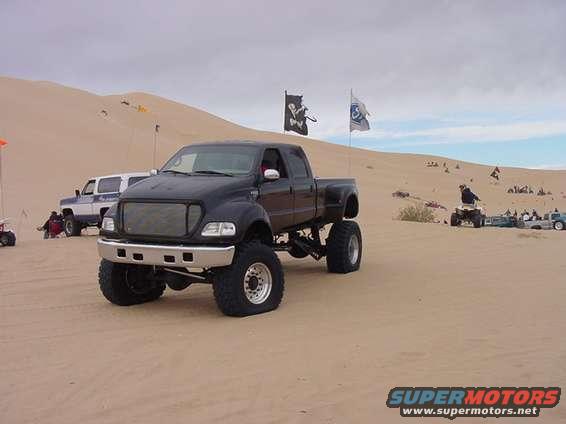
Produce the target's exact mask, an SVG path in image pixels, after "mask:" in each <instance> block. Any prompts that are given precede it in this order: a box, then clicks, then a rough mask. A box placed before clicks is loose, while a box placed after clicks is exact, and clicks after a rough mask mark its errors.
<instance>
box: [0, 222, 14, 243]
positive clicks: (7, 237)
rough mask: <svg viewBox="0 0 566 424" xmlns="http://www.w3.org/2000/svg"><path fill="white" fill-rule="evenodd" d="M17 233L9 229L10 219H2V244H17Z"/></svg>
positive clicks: (0, 241) (0, 234) (0, 228)
mask: <svg viewBox="0 0 566 424" xmlns="http://www.w3.org/2000/svg"><path fill="white" fill-rule="evenodd" d="M15 245H16V234H15V233H14V232H13V231H11V230H9V229H8V219H0V246H15Z"/></svg>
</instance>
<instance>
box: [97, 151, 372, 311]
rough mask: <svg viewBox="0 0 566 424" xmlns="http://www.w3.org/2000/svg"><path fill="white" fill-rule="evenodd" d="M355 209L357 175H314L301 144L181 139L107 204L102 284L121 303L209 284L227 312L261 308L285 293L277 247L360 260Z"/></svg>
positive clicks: (343, 264)
mask: <svg viewBox="0 0 566 424" xmlns="http://www.w3.org/2000/svg"><path fill="white" fill-rule="evenodd" d="M358 210H359V203H358V190H357V188H356V183H355V180H354V179H353V178H317V177H315V176H314V175H313V172H312V169H311V167H310V164H309V162H308V160H307V158H306V155H305V153H304V151H303V149H302V148H301V147H299V146H295V145H289V144H274V143H258V142H236V141H233V142H220V143H206V144H196V145H190V146H186V147H183V148H182V149H181V150H179V151H178V152H177V153H176V154H175V155H174V156H173V157H172V158H171V159H170V160H169V161H168V162H167V163H166V164H165V165H164V166H163V168H162V169H161V170H160V171H159V172H158V174H157V175H154V176H152V177H150V178H149V179H147V180H145V181H142V182H140V183H139V184H136V185H135V186H134V187H131V188H129V189H127V190H126V191H125V192H124V193H123V194H122V195H121V196H120V199H119V201H118V203H117V204H116V205H114V206H113V207H112V208H110V210H109V211H108V212H107V214H106V216H105V217H104V220H103V223H102V229H101V232H100V234H101V237H100V238H99V240H98V251H99V254H100V256H101V257H102V260H101V263H100V271H99V283H100V289H101V291H102V294H103V295H104V296H105V297H106V299H108V300H109V301H110V302H112V303H114V304H117V305H122V306H124V305H132V304H137V303H143V302H149V301H153V300H156V299H158V298H159V297H160V296H161V295H162V294H163V292H164V290H165V287H166V286H168V287H169V288H171V289H172V290H183V289H185V288H187V287H189V285H191V284H192V283H212V285H213V292H214V297H215V300H216V303H217V305H218V307H219V308H220V310H221V311H222V312H223V313H224V314H226V315H231V316H245V315H252V314H258V313H263V312H267V311H270V310H273V309H276V308H277V307H278V306H279V303H280V302H281V299H282V298H283V291H284V276H283V270H282V267H281V263H280V262H279V258H278V256H277V255H276V253H275V252H277V251H283V252H287V253H289V254H290V255H291V256H292V257H294V258H304V257H306V256H309V255H310V256H311V257H313V258H314V259H316V260H319V259H321V258H323V257H326V265H327V269H328V271H329V272H334V273H348V272H352V271H357V270H358V269H359V267H360V262H361V258H362V235H361V231H360V228H359V227H358V224H357V223H356V222H355V221H351V220H347V219H350V218H355V217H356V216H357V215H358ZM325 225H331V229H330V231H329V233H328V237H327V238H326V240H325V241H323V240H322V239H321V230H322V229H323V227H324V226H325Z"/></svg>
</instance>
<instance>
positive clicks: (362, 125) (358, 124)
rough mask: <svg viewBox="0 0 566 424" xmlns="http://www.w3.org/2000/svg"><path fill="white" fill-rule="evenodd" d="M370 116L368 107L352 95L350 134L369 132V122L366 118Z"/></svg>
mask: <svg viewBox="0 0 566 424" xmlns="http://www.w3.org/2000/svg"><path fill="white" fill-rule="evenodd" d="M368 115H369V112H368V111H367V109H366V105H364V103H363V102H361V101H359V100H358V99H357V98H356V97H354V95H353V94H351V93H350V132H352V131H354V130H358V131H367V130H369V122H368V120H367V118H366V116H368Z"/></svg>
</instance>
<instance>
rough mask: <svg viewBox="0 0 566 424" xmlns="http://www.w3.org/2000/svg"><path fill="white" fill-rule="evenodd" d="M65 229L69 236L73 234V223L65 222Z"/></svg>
mask: <svg viewBox="0 0 566 424" xmlns="http://www.w3.org/2000/svg"><path fill="white" fill-rule="evenodd" d="M65 229H66V230H67V233H69V234H71V233H72V232H73V223H72V222H71V221H67V222H66V223H65Z"/></svg>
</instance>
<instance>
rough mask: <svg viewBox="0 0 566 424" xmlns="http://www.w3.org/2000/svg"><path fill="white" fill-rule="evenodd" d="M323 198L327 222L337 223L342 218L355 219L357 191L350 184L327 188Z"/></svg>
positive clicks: (333, 185)
mask: <svg viewBox="0 0 566 424" xmlns="http://www.w3.org/2000/svg"><path fill="white" fill-rule="evenodd" d="M324 197H325V198H324V203H325V205H326V209H327V214H328V216H327V218H328V220H329V221H337V220H340V219H342V218H344V217H346V218H355V217H356V216H357V215H358V213H359V210H360V206H359V200H358V189H357V188H356V187H355V186H353V185H352V184H350V183H337V184H331V185H329V186H327V187H326V190H325V196H324Z"/></svg>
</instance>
